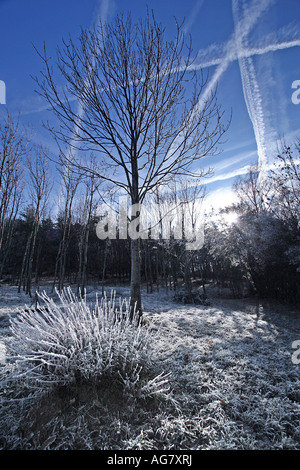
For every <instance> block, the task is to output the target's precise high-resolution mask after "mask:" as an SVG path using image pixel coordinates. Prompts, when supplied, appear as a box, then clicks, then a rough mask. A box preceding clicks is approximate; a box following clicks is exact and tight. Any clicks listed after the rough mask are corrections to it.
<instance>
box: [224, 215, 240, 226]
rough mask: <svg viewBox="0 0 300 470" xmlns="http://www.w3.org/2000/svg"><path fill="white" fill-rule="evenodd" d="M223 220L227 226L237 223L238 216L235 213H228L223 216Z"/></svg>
mask: <svg viewBox="0 0 300 470" xmlns="http://www.w3.org/2000/svg"><path fill="white" fill-rule="evenodd" d="M223 218H224V220H225V222H226V224H228V225H232V224H235V223H236V222H237V221H238V218H239V216H238V214H237V213H236V212H228V214H223Z"/></svg>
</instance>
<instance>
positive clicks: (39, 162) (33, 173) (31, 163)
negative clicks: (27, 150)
mask: <svg viewBox="0 0 300 470" xmlns="http://www.w3.org/2000/svg"><path fill="white" fill-rule="evenodd" d="M34 150H35V154H34V155H32V156H31V158H28V162H27V164H28V169H29V178H30V193H31V206H32V226H31V230H30V233H29V236H28V239H27V243H26V246H25V251H24V256H23V262H22V269H21V273H20V279H19V292H20V290H21V286H22V284H23V289H24V290H25V292H26V294H29V295H30V297H31V282H32V264H33V257H34V252H35V248H36V240H37V234H38V230H39V226H40V221H41V218H42V216H43V213H44V210H45V207H46V203H47V201H48V197H49V194H50V191H51V189H52V184H51V178H50V169H49V166H48V157H47V153H46V150H45V149H44V148H43V147H42V146H39V147H38V148H37V149H34Z"/></svg>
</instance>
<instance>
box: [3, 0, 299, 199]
mask: <svg viewBox="0 0 300 470" xmlns="http://www.w3.org/2000/svg"><path fill="white" fill-rule="evenodd" d="M146 5H148V6H149V7H150V8H153V10H154V12H155V15H156V17H157V19H158V20H160V21H162V23H163V24H164V25H165V26H166V28H167V31H168V30H170V31H171V30H172V26H173V24H174V16H175V17H176V18H177V19H179V20H182V19H183V18H185V29H186V32H187V33H190V34H191V36H192V39H193V48H194V52H195V53H196V52H197V53H198V56H197V65H198V66H199V67H204V68H205V70H207V71H209V76H210V80H209V82H208V84H207V89H206V90H204V93H205V92H207V91H209V89H210V87H212V86H214V85H215V84H217V83H218V99H219V102H220V104H221V105H222V108H223V109H224V110H225V113H226V116H229V114H230V112H231V111H232V122H231V126H230V129H229V131H228V132H227V134H226V142H225V143H224V144H223V146H222V149H223V152H222V154H220V155H218V156H215V157H211V158H210V159H203V161H201V164H202V165H203V167H213V168H214V175H213V176H212V178H211V179H210V180H209V181H207V189H208V194H209V198H210V199H209V201H210V202H211V203H213V204H215V205H217V206H219V205H222V204H224V203H225V202H226V201H228V200H229V198H230V194H231V193H230V188H231V185H232V182H233V178H234V177H235V176H236V175H238V174H244V173H245V172H246V170H247V167H248V165H249V164H255V163H259V165H260V169H261V172H263V171H264V170H265V169H267V168H269V166H270V165H272V161H273V156H274V154H275V153H276V149H277V144H278V141H279V140H280V139H281V138H283V137H285V139H286V140H287V141H288V142H293V141H294V140H295V138H296V137H297V136H299V137H300V104H295V103H293V101H292V94H293V93H295V92H297V89H293V88H292V85H293V83H294V82H295V81H297V80H300V2H299V0H185V1H182V0H172V1H171V0H152V1H144V0H126V1H124V0H123V1H122V0H85V1H83V0H80V1H79V0H60V1H58V0H52V1H51V2H49V1H46V0H26V1H25V0H0V80H2V81H3V82H4V83H5V85H6V105H3V104H0V119H3V117H4V116H5V111H6V108H7V109H8V111H9V112H10V113H12V114H16V115H17V114H18V113H20V119H21V122H22V123H23V124H24V125H30V126H31V128H32V129H33V138H34V140H35V141H36V142H37V143H39V142H41V143H42V144H44V145H45V146H47V147H48V148H49V150H50V151H52V152H55V151H56V147H55V145H54V143H53V141H52V138H51V136H50V135H49V134H48V133H47V132H46V131H45V130H44V129H43V127H42V121H43V120H44V121H45V120H47V119H48V117H49V116H48V111H47V109H46V105H45V102H44V101H43V100H42V98H41V97H39V96H38V95H37V94H36V93H35V91H34V90H35V88H36V84H35V83H34V80H33V79H32V76H37V75H39V72H40V70H41V68H42V63H41V59H40V58H39V57H38V55H37V53H36V51H35V49H34V47H33V44H34V45H35V46H36V47H37V49H41V47H42V46H43V43H44V41H45V43H46V46H47V51H48V54H49V55H52V54H53V55H54V54H55V49H56V47H57V46H58V45H60V44H61V41H62V38H67V37H68V35H69V34H70V35H71V36H72V38H73V39H74V38H76V37H77V36H78V34H79V31H80V27H81V26H83V27H86V26H92V25H93V23H94V22H95V21H96V18H97V15H99V14H101V16H102V18H103V19H104V20H107V21H109V20H110V19H111V18H113V16H114V14H116V13H118V12H121V11H128V10H129V11H131V12H132V15H133V17H136V18H138V17H140V16H143V15H144V14H145V10H146ZM169 28H170V29H169ZM297 96H299V98H300V93H299V95H297ZM0 99H1V94H0Z"/></svg>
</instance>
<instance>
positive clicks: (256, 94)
mask: <svg viewBox="0 0 300 470" xmlns="http://www.w3.org/2000/svg"><path fill="white" fill-rule="evenodd" d="M273 1H274V0H265V1H263V2H260V4H259V5H260V7H261V12H264V11H266V10H267V9H268V8H269V7H270V6H271V4H272V3H273ZM254 6H255V8H257V6H258V4H257V0H255V1H254V2H253V3H252V5H251V6H250V7H249V8H247V9H245V8H244V7H245V3H241V2H240V1H239V0H232V13H233V19H234V25H235V39H236V48H237V52H238V61H239V66H240V72H241V79H242V86H243V93H244V99H245V103H246V106H247V110H248V114H249V117H250V120H251V122H252V126H253V131H254V135H255V139H256V144H257V153H258V167H259V172H260V178H262V179H263V178H264V177H265V173H266V167H267V164H268V153H269V152H271V153H272V149H271V148H270V146H271V145H272V143H271V142H270V139H267V136H266V135H267V129H266V126H267V123H266V119H265V115H264V110H263V104H262V96H261V92H260V89H259V84H258V80H257V76H256V71H255V67H254V63H253V58H252V57H246V56H244V49H245V48H246V49H247V48H248V47H249V44H248V34H243V31H244V25H245V19H246V21H247V18H251V14H252V13H253V12H254V10H253V7H254ZM249 21H250V20H249Z"/></svg>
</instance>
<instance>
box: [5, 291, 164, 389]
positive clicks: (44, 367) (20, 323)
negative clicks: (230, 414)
mask: <svg viewBox="0 0 300 470" xmlns="http://www.w3.org/2000/svg"><path fill="white" fill-rule="evenodd" d="M57 295H58V299H59V301H58V302H55V301H54V300H53V299H51V298H49V297H48V295H46V293H43V294H40V299H41V301H42V306H41V307H39V308H38V309H22V310H21V311H20V313H19V315H18V316H17V317H16V318H14V319H13V320H12V322H11V333H12V337H11V339H10V342H9V345H8V347H9V350H10V353H11V357H12V360H13V361H14V364H15V367H14V371H13V373H12V375H11V378H12V379H13V380H15V381H16V380H18V379H19V380H20V382H19V383H22V386H24V387H25V388H27V389H29V390H39V391H43V390H49V388H51V387H53V386H54V387H69V388H70V387H79V386H81V385H86V384H89V385H94V386H100V387H102V388H103V387H105V386H106V388H107V387H108V388H109V389H113V388H115V389H118V390H119V391H120V392H122V393H123V394H125V395H127V396H128V397H146V396H149V395H153V394H157V393H164V392H166V383H167V374H163V373H161V372H160V373H158V372H156V374H155V373H154V369H153V361H152V360H151V343H152V342H153V338H152V335H151V332H150V329H149V328H147V327H145V326H142V325H141V324H138V322H137V317H134V319H133V321H130V318H129V304H128V303H127V302H126V301H121V300H120V301H119V304H118V306H117V305H116V301H115V296H114V295H113V294H112V295H111V297H110V298H107V297H106V295H105V296H104V297H102V298H101V300H100V301H99V300H98V298H96V301H95V303H94V304H93V305H89V304H88V303H87V301H86V299H85V298H77V297H76V296H75V295H74V294H73V293H72V291H71V289H70V288H69V289H65V290H64V291H63V293H61V294H59V293H58V292H57Z"/></svg>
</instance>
